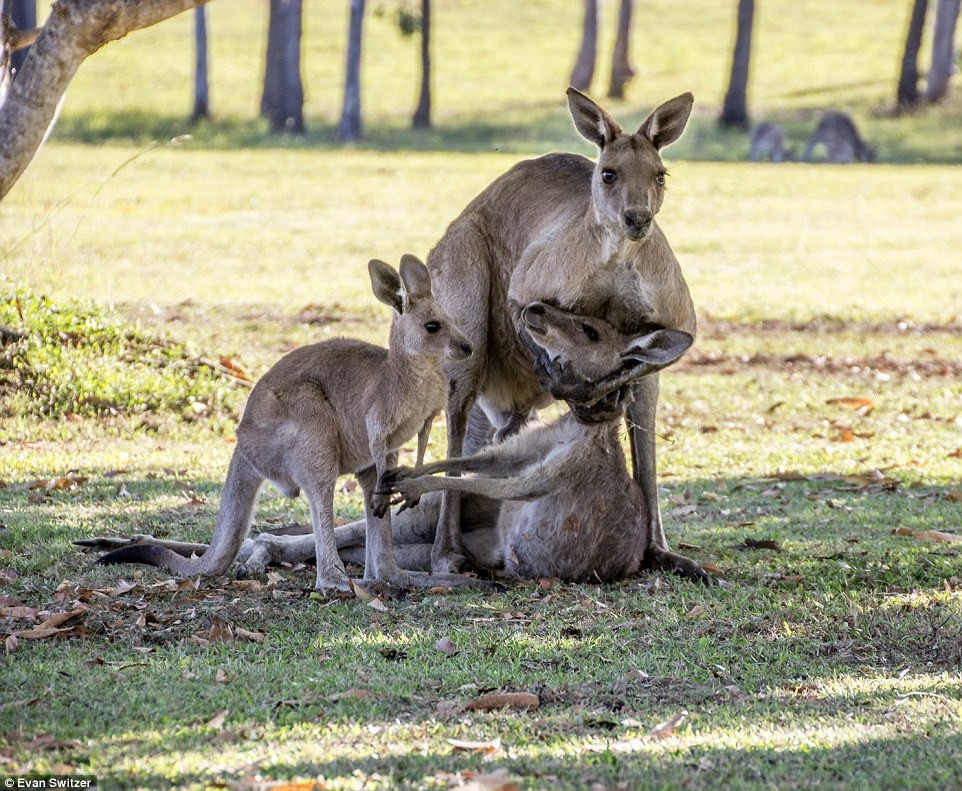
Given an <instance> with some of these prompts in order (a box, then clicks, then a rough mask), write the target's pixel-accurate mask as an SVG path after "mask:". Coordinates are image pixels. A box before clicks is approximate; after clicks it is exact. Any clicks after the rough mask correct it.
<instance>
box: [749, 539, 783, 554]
mask: <svg viewBox="0 0 962 791" xmlns="http://www.w3.org/2000/svg"><path fill="white" fill-rule="evenodd" d="M744 547H745V548H746V549H774V550H775V551H776V552H781V551H782V545H781V544H779V543H778V542H777V541H774V540H772V539H770V538H746V539H745V541H744Z"/></svg>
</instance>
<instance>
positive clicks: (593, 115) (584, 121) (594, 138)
mask: <svg viewBox="0 0 962 791" xmlns="http://www.w3.org/2000/svg"><path fill="white" fill-rule="evenodd" d="M568 109H569V110H570V111H571V120H572V121H574V122H575V128H576V129H577V130H578V132H579V133H580V134H581V136H582V137H583V138H585V140H587V141H589V142H591V143H594V144H595V145H596V146H598V148H604V147H605V146H606V145H608V144H609V143H610V142H611V141H612V140H614V139H615V138H616V137H618V135H620V134H622V131H621V127H620V126H618V124H617V122H616V121H615V119H614V118H612V117H611V116H610V115H608V113H606V112H605V111H604V110H603V109H601V107H599V106H598V105H597V104H595V103H594V102H593V101H592V100H591V99H589V98H588V97H587V96H585V95H584V94H583V93H582V92H581V91H579V90H577V89H576V88H568Z"/></svg>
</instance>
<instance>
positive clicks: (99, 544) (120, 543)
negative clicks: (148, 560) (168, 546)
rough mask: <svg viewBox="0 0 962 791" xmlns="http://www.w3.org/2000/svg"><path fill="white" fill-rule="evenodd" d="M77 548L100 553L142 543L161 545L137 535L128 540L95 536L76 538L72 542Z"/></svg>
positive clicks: (148, 537)
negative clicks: (94, 550)
mask: <svg viewBox="0 0 962 791" xmlns="http://www.w3.org/2000/svg"><path fill="white" fill-rule="evenodd" d="M73 543H74V544H75V545H76V546H78V547H83V548H84V549H96V550H100V551H104V552H107V551H109V550H112V549H120V548H121V547H127V546H130V545H131V544H144V543H162V542H160V541H158V539H156V538H154V537H153V536H148V535H144V534H138V535H135V536H130V538H121V537H116V536H95V537H93V538H78V539H77V540H76V541H74V542H73Z"/></svg>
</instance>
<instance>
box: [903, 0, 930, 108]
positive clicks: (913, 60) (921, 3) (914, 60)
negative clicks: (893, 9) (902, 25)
mask: <svg viewBox="0 0 962 791" xmlns="http://www.w3.org/2000/svg"><path fill="white" fill-rule="evenodd" d="M928 10H929V0H912V16H911V17H910V18H909V31H908V33H907V34H906V36H905V51H904V52H903V53H902V68H901V71H900V72H899V87H898V93H897V94H896V97H895V104H896V108H897V109H898V110H908V109H910V108H911V107H914V106H915V105H916V104H918V101H919V49H920V48H921V46H922V31H923V30H924V29H925V14H926V12H927V11H928Z"/></svg>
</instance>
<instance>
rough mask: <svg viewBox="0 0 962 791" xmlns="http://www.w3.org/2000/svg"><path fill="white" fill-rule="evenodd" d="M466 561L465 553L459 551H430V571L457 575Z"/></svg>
mask: <svg viewBox="0 0 962 791" xmlns="http://www.w3.org/2000/svg"><path fill="white" fill-rule="evenodd" d="M467 563H468V558H467V555H462V554H461V553H460V552H451V551H448V552H436V551H435V552H432V553H431V573H432V574H450V575H458V574H460V573H461V572H462V571H463V570H464V567H465V566H466V565H467Z"/></svg>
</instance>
